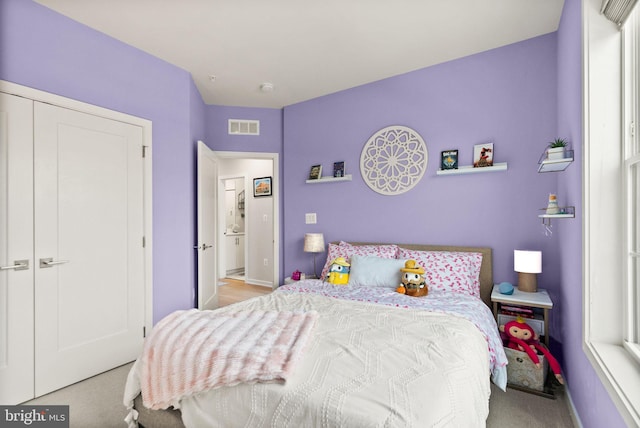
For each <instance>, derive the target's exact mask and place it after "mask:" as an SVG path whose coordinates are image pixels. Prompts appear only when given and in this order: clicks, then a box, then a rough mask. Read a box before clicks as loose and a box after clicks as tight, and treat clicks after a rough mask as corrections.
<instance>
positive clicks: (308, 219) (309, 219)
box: [304, 213, 318, 224]
mask: <svg viewBox="0 0 640 428" xmlns="http://www.w3.org/2000/svg"><path fill="white" fill-rule="evenodd" d="M304 218H305V223H306V224H316V223H317V222H318V218H317V215H316V213H306V214H305V215H304Z"/></svg>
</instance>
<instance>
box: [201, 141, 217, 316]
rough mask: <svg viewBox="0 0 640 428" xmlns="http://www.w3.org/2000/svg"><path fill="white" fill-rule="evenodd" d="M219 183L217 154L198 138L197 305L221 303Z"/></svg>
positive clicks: (208, 305) (206, 306)
mask: <svg viewBox="0 0 640 428" xmlns="http://www.w3.org/2000/svg"><path fill="white" fill-rule="evenodd" d="M217 186H218V162H217V158H216V156H215V154H214V153H213V152H212V151H211V149H209V147H207V146H206V144H204V143H203V142H202V141H198V202H197V203H198V213H197V215H198V243H197V245H196V250H197V254H198V256H197V263H198V309H215V308H217V307H218V272H217V265H216V251H217V250H216V226H217V224H218V223H217V214H216V203H217Z"/></svg>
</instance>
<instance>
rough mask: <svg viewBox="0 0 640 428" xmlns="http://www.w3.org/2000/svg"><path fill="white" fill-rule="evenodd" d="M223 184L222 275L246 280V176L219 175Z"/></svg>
mask: <svg viewBox="0 0 640 428" xmlns="http://www.w3.org/2000/svg"><path fill="white" fill-rule="evenodd" d="M219 180H220V181H221V186H222V187H223V188H224V193H223V196H222V197H221V198H220V203H221V204H223V210H224V218H222V217H221V218H220V221H221V222H223V223H224V226H223V225H220V226H221V227H222V226H223V227H224V231H223V232H222V233H223V235H224V244H223V245H222V246H220V247H218V248H222V249H223V250H224V251H221V252H220V263H221V265H222V271H220V272H221V274H222V275H221V276H224V278H230V279H234V280H236V281H244V280H245V261H246V260H247V257H246V254H245V249H246V246H245V238H246V227H245V218H246V215H245V214H246V203H245V199H246V188H247V187H248V186H247V185H246V177H245V176H240V177H229V178H227V177H224V176H221V177H219Z"/></svg>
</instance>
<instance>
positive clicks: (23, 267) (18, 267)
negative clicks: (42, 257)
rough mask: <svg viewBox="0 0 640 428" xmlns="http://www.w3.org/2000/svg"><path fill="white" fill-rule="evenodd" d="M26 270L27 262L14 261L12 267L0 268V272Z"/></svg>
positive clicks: (27, 267)
mask: <svg viewBox="0 0 640 428" xmlns="http://www.w3.org/2000/svg"><path fill="white" fill-rule="evenodd" d="M11 269H13V270H27V269H29V260H14V262H13V264H12V265H9V266H0V270H11Z"/></svg>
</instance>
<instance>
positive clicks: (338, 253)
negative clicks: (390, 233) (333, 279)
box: [320, 242, 398, 279]
mask: <svg viewBox="0 0 640 428" xmlns="http://www.w3.org/2000/svg"><path fill="white" fill-rule="evenodd" d="M354 254H357V255H359V256H376V257H382V258H385V259H395V258H396V256H397V255H398V246H397V245H395V244H385V245H351V244H349V243H347V242H340V245H336V244H329V250H328V251H327V261H326V262H325V264H324V268H323V269H322V273H321V274H320V279H325V278H326V277H327V273H329V267H330V266H331V262H332V261H333V260H334V259H335V258H336V257H344V258H345V259H347V260H349V259H350V258H351V256H352V255H354Z"/></svg>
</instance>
